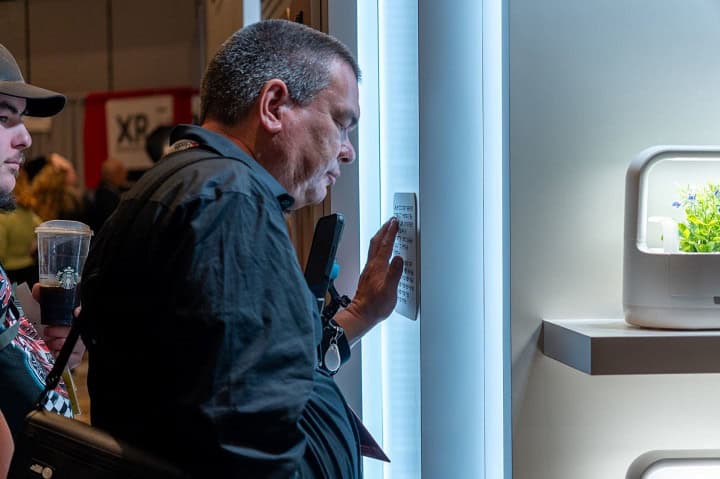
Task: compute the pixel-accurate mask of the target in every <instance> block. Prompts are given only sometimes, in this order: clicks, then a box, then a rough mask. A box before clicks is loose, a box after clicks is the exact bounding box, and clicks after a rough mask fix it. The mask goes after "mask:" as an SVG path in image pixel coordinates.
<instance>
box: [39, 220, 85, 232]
mask: <svg viewBox="0 0 720 479" xmlns="http://www.w3.org/2000/svg"><path fill="white" fill-rule="evenodd" d="M35 233H50V234H60V235H62V234H68V235H85V236H92V235H93V231H92V229H90V227H89V226H88V225H86V224H85V223H81V222H80V221H70V220H51V221H46V222H44V223H40V224H39V225H38V226H37V228H35Z"/></svg>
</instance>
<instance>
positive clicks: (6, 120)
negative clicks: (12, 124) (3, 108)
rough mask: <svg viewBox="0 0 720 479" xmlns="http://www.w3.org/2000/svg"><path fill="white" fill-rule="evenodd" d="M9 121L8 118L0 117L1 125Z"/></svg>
mask: <svg viewBox="0 0 720 479" xmlns="http://www.w3.org/2000/svg"><path fill="white" fill-rule="evenodd" d="M9 120H10V118H8V117H7V116H3V115H0V123H2V124H3V125H4V124H5V123H7V122H8V121H9Z"/></svg>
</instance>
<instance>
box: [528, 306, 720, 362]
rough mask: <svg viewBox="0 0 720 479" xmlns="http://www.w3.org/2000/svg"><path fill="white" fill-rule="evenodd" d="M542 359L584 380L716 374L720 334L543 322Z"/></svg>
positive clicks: (620, 323)
mask: <svg viewBox="0 0 720 479" xmlns="http://www.w3.org/2000/svg"><path fill="white" fill-rule="evenodd" d="M541 344H542V349H543V353H544V354H545V355H546V356H549V357H551V358H553V359H556V360H558V361H560V362H562V363H564V364H567V365H568V366H570V367H573V368H575V369H578V370H580V371H582V372H584V373H587V374H683V373H685V374H687V373H720V331H715V330H713V331H675V330H655V329H645V328H637V327H634V326H631V325H629V324H627V323H626V322H625V321H624V320H623V319H563V320H557V319H556V320H553V319H545V320H543V331H542V336H541Z"/></svg>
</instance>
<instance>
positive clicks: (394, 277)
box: [387, 256, 403, 289]
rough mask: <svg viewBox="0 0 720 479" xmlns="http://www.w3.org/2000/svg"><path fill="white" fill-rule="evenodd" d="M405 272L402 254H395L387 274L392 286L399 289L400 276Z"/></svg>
mask: <svg viewBox="0 0 720 479" xmlns="http://www.w3.org/2000/svg"><path fill="white" fill-rule="evenodd" d="M402 274H403V259H402V256H395V257H394V258H393V259H392V261H390V267H389V268H388V274H387V280H388V282H389V283H390V286H391V287H393V288H394V289H397V286H398V284H399V283H400V278H401V277H402Z"/></svg>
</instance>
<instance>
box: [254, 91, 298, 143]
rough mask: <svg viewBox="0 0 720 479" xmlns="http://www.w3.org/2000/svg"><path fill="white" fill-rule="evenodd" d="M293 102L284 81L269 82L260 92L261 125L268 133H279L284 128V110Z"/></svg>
mask: <svg viewBox="0 0 720 479" xmlns="http://www.w3.org/2000/svg"><path fill="white" fill-rule="evenodd" d="M290 102H291V99H290V92H289V91H288V88H287V85H285V82H284V81H282V80H279V79H277V78H274V79H272V80H268V81H267V82H266V83H265V85H263V87H262V89H261V90H260V95H259V97H258V108H259V110H260V111H259V113H260V124H261V125H262V127H263V128H265V130H267V131H268V133H279V132H280V130H282V127H283V109H284V108H285V107H286V106H287V105H289V104H290Z"/></svg>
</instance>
